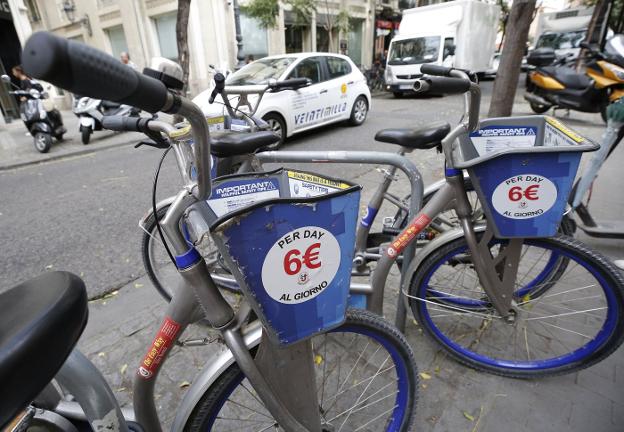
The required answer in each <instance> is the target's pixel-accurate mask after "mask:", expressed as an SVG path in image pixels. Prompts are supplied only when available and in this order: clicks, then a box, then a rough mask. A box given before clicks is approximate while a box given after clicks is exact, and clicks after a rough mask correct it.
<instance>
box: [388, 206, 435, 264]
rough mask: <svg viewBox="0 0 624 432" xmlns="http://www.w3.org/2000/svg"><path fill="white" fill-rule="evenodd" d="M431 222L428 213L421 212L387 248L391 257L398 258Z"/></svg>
mask: <svg viewBox="0 0 624 432" xmlns="http://www.w3.org/2000/svg"><path fill="white" fill-rule="evenodd" d="M429 222H431V218H430V217H429V216H427V215H426V214H424V213H423V214H421V215H420V216H418V217H417V218H416V219H414V221H413V222H412V223H411V224H409V225H408V226H407V228H405V229H404V230H403V231H402V232H401V234H399V235H398V236H397V237H396V239H395V240H394V241H393V242H392V244H391V245H390V247H389V248H388V249H387V250H386V253H387V254H388V256H389V257H390V258H396V257H397V255H399V254H400V253H401V252H403V249H405V247H406V246H407V245H408V244H409V243H410V242H411V241H412V240H413V239H414V237H416V236H417V235H418V233H419V232H421V231H422V230H424V229H425V227H426V226H427V225H429Z"/></svg>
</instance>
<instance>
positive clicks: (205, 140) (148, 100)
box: [22, 32, 211, 200]
mask: <svg viewBox="0 0 624 432" xmlns="http://www.w3.org/2000/svg"><path fill="white" fill-rule="evenodd" d="M22 61H23V63H24V69H25V70H26V71H27V72H28V73H29V74H30V75H32V76H33V77H35V78H40V79H42V80H45V81H48V82H50V83H52V84H54V85H56V86H58V87H61V88H63V89H65V90H68V91H71V92H72V93H77V94H80V95H83V96H89V97H92V98H96V99H107V100H113V101H116V102H122V103H125V104H128V105H132V106H135V107H137V108H141V109H142V110H144V111H147V112H150V113H155V112H157V111H164V112H168V113H179V114H180V115H181V116H183V117H185V118H186V119H187V120H188V121H189V123H190V124H191V127H192V133H193V140H194V142H195V165H196V168H197V184H196V186H197V187H196V189H195V184H193V185H189V191H191V190H192V192H193V195H194V196H195V198H196V199H198V200H204V199H208V198H210V193H211V180H210V163H211V158H210V132H209V130H208V124H207V123H206V118H205V116H204V114H203V112H202V111H201V109H199V107H198V106H197V105H195V104H194V103H193V102H191V101H190V100H188V99H186V98H184V97H180V96H177V95H174V94H173V93H171V92H169V91H168V90H167V87H165V85H164V84H163V83H162V82H160V81H158V80H156V79H154V78H150V77H148V76H145V75H143V74H140V73H138V72H136V71H134V70H133V69H132V68H130V67H128V66H126V65H124V64H123V63H121V62H119V61H118V60H117V59H115V58H114V57H112V56H110V55H108V54H106V53H103V52H102V51H99V50H97V49H95V48H92V47H89V46H87V45H84V44H82V43H79V42H75V41H68V40H66V39H63V38H60V37H58V36H54V35H52V34H51V33H47V32H37V33H35V34H33V35H32V36H31V37H30V38H29V39H28V41H27V42H26V45H25V47H24V52H23V54H22Z"/></svg>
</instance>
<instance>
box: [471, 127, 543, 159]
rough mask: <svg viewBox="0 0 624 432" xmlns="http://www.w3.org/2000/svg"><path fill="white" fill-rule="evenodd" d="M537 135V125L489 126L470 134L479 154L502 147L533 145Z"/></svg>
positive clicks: (482, 154)
mask: <svg viewBox="0 0 624 432" xmlns="http://www.w3.org/2000/svg"><path fill="white" fill-rule="evenodd" d="M536 137H537V127H535V126H498V125H497V126H487V127H484V128H483V129H479V130H477V131H475V132H473V133H471V134H470V139H471V140H472V143H473V144H474V147H475V149H476V150H477V152H478V153H479V156H485V155H486V154H488V153H492V152H495V151H497V150H502V149H508V148H524V147H533V146H534V145H535V139H536Z"/></svg>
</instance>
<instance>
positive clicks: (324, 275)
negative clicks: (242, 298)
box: [262, 226, 340, 304]
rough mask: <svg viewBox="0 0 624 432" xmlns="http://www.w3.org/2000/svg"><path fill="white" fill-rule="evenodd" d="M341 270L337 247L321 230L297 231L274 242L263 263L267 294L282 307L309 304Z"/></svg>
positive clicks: (328, 234)
mask: <svg viewBox="0 0 624 432" xmlns="http://www.w3.org/2000/svg"><path fill="white" fill-rule="evenodd" d="M339 266H340V245H339V244H338V240H336V237H334V235H333V234H332V233H330V232H329V231H327V230H326V229H324V228H321V227H317V226H306V227H302V228H297V229H296V230H293V231H290V232H289V233H287V234H285V235H284V236H282V237H281V238H280V239H279V240H277V241H276V242H275V243H274V244H273V246H272V247H271V249H269V252H268V254H267V256H266V258H265V259H264V263H263V265H262V283H263V285H264V287H265V289H266V292H267V294H269V296H271V298H273V299H274V300H277V301H278V302H280V303H285V304H297V303H303V302H305V301H308V300H311V299H313V298H314V297H316V296H318V295H319V294H321V293H322V292H323V290H324V289H325V288H327V287H328V286H329V285H330V284H331V282H332V281H333V280H334V277H335V276H336V272H337V271H338V267H339Z"/></svg>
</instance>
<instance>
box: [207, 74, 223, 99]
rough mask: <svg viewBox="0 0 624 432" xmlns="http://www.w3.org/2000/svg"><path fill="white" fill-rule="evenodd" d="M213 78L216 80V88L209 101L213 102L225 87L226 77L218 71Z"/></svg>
mask: <svg viewBox="0 0 624 432" xmlns="http://www.w3.org/2000/svg"><path fill="white" fill-rule="evenodd" d="M213 79H214V82H215V88H214V89H213V90H212V93H211V94H210V99H208V103H213V102H214V100H215V98H216V97H217V95H218V94H219V93H221V92H222V91H223V89H224V88H225V77H224V76H223V74H222V73H220V72H217V73H216V74H215V76H214V78H213Z"/></svg>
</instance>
